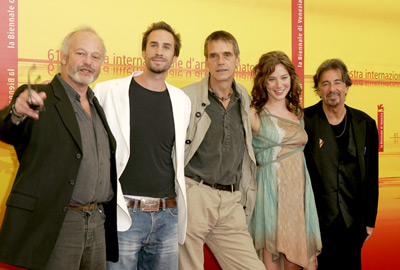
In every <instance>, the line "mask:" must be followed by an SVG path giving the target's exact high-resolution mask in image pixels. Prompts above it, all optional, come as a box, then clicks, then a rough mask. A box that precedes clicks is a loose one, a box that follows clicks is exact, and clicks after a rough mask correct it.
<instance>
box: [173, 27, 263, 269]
mask: <svg viewBox="0 0 400 270" xmlns="http://www.w3.org/2000/svg"><path fill="white" fill-rule="evenodd" d="M204 56H205V57H206V64H207V67H208V68H209V70H210V73H209V74H208V75H207V76H206V78H204V79H203V80H202V81H200V82H198V83H194V84H192V85H189V86H187V87H184V88H183V90H184V92H185V93H186V94H187V95H188V96H189V98H190V99H191V102H192V112H191V118H190V124H189V128H188V132H187V136H186V149H185V176H186V187H187V194H188V198H187V201H188V227H187V233H186V241H185V244H184V245H181V246H180V247H179V268H180V269H182V270H185V269H203V264H204V256H203V245H204V243H207V245H208V246H209V248H210V249H211V250H212V252H213V253H214V255H215V257H216V258H217V260H218V262H219V264H220V266H221V267H222V268H223V269H249V270H250V269H251V270H254V269H263V270H264V269H265V267H264V265H263V263H262V262H261V261H260V260H259V259H258V257H257V255H256V252H255V249H254V246H253V241H252V238H251V236H250V234H249V232H248V230H247V223H246V221H247V222H248V221H249V219H250V217H251V213H252V211H253V208H254V201H255V196H256V189H257V184H256V181H255V169H256V165H255V158H254V153H253V148H252V146H251V140H252V135H251V129H250V121H249V108H250V97H249V95H248V93H247V90H246V89H245V88H244V87H243V86H241V85H239V84H237V83H236V82H235V81H234V74H235V69H236V67H237V66H238V65H239V62H240V59H239V47H238V44H237V42H236V39H235V38H234V37H233V36H232V35H231V34H230V33H228V32H225V31H216V32H214V33H212V34H210V35H209V36H208V37H207V39H206V41H205V44H204Z"/></svg>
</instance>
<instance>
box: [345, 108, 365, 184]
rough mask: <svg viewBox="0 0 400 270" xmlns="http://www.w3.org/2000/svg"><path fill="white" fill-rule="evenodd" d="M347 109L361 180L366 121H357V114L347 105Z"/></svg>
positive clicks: (362, 176)
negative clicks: (349, 115) (350, 117)
mask: <svg viewBox="0 0 400 270" xmlns="http://www.w3.org/2000/svg"><path fill="white" fill-rule="evenodd" d="M347 109H348V110H350V112H351V116H352V122H351V124H352V126H353V130H354V132H353V134H354V139H355V141H356V149H357V157H358V165H359V166H360V173H361V180H364V177H365V159H364V155H365V151H366V149H365V138H366V132H367V126H366V121H365V120H364V119H362V120H361V121H359V119H358V118H357V114H356V113H355V112H354V111H353V110H352V109H351V108H349V107H347Z"/></svg>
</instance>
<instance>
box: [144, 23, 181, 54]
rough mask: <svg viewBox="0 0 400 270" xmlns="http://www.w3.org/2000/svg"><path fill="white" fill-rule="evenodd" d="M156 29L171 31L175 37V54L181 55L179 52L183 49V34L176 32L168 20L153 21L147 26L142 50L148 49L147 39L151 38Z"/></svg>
mask: <svg viewBox="0 0 400 270" xmlns="http://www.w3.org/2000/svg"><path fill="white" fill-rule="evenodd" d="M155 30H165V31H167V32H169V33H171V34H172V36H173V37H174V43H175V44H174V56H177V57H178V56H179V52H180V51H181V47H182V45H181V35H180V34H178V33H176V32H175V30H174V29H172V27H171V26H170V25H169V24H167V23H166V22H157V23H152V24H151V25H150V26H149V28H147V30H146V32H144V33H143V39H142V51H145V50H146V46H147V41H148V39H149V36H150V33H151V32H153V31H155Z"/></svg>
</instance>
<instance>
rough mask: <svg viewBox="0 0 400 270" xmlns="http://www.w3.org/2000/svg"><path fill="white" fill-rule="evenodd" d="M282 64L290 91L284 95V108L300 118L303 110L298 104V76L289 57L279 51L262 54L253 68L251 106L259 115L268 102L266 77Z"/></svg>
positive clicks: (299, 90)
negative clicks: (286, 73) (288, 81)
mask: <svg viewBox="0 0 400 270" xmlns="http://www.w3.org/2000/svg"><path fill="white" fill-rule="evenodd" d="M278 64H282V65H284V66H285V68H286V69H287V71H288V73H289V76H290V90H289V92H288V94H287V95H286V97H285V98H286V107H287V108H288V110H289V111H290V112H292V113H294V114H296V115H297V116H301V115H302V113H303V110H302V108H301V104H300V95H301V87H300V83H299V76H298V75H297V73H296V69H295V67H294V65H293V63H292V61H290V59H289V57H288V56H287V55H286V54H285V53H284V52H281V51H273V52H269V53H266V54H263V55H262V56H261V57H260V60H259V61H258V64H257V65H256V66H255V67H254V68H253V76H254V85H253V89H252V90H251V96H252V101H251V106H252V107H253V108H255V109H256V111H257V113H260V112H261V110H262V108H263V106H264V105H265V104H266V103H267V101H268V92H267V87H266V82H267V79H268V77H269V76H270V75H271V74H272V73H273V72H274V71H275V67H276V65H278Z"/></svg>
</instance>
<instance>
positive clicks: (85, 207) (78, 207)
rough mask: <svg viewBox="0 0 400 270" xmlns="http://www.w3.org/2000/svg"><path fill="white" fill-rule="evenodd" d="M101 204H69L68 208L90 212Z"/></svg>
mask: <svg viewBox="0 0 400 270" xmlns="http://www.w3.org/2000/svg"><path fill="white" fill-rule="evenodd" d="M97 205H99V204H98V203H91V204H87V205H69V206H68V208H71V209H76V210H81V211H83V212H89V211H92V210H93V209H95V208H96V207H97Z"/></svg>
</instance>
